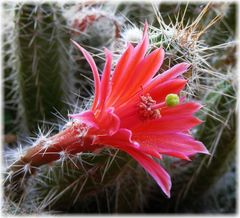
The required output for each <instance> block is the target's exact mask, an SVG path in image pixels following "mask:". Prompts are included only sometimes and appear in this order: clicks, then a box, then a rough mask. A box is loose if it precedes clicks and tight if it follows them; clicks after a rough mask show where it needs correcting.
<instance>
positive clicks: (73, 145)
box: [11, 24, 208, 197]
mask: <svg viewBox="0 0 240 218" xmlns="http://www.w3.org/2000/svg"><path fill="white" fill-rule="evenodd" d="M73 43H74V44H75V45H76V46H77V47H78V48H79V49H80V51H81V52H82V54H83V55H84V57H85V58H86V60H87V61H88V63H89V65H90V67H91V70H92V72H93V76H94V87H95V94H94V100H93V103H92V106H91V108H90V109H89V110H87V111H83V112H81V113H79V114H72V115H70V118H71V119H72V122H71V123H70V124H69V125H68V126H67V127H66V128H65V129H64V130H63V131H61V132H59V133H58V134H56V135H54V136H51V137H49V138H46V139H42V140H39V141H38V142H37V143H36V144H35V145H34V146H32V147H31V148H30V149H29V150H28V151H27V152H26V154H25V155H23V156H22V157H21V159H20V160H18V161H17V162H15V163H14V164H13V165H12V166H11V170H12V171H18V170H20V167H19V166H23V165H26V164H29V165H30V166H32V168H34V167H38V166H41V165H43V164H46V163H50V162H52V161H54V160H58V159H59V158H60V157H61V153H62V152H65V153H66V154H76V153H80V152H86V151H88V152H89V151H94V150H96V149H99V148H105V147H108V148H115V149H120V150H122V151H124V152H127V153H128V154H129V155H130V156H132V157H133V158H134V159H135V160H136V161H137V162H138V163H139V164H140V165H141V166H142V167H143V168H144V169H145V170H146V171H147V172H148V173H149V174H150V175H151V176H152V177H153V178H154V180H155V181H156V182H157V184H158V185H159V186H160V187H161V189H162V191H163V192H164V193H165V194H166V195H167V196H168V197H170V189H171V179H170V176H169V175H168V173H167V172H166V171H165V170H164V169H163V168H162V167H161V165H160V164H159V163H157V162H156V161H155V160H154V158H157V159H162V155H168V156H173V157H177V158H180V159H184V160H190V158H189V157H190V156H192V155H194V154H196V153H205V154H208V151H207V149H206V148H205V146H204V145H203V144H202V143H201V142H199V141H196V140H194V139H193V138H192V136H191V134H190V132H189V130H190V129H191V128H192V127H194V126H196V125H198V124H200V123H201V121H200V120H199V119H198V118H196V117H194V113H195V112H196V111H198V110H199V109H200V107H201V105H200V104H198V103H195V102H184V101H185V100H184V98H180V99H179V97H178V94H179V92H180V91H181V90H182V89H183V88H184V86H185V84H186V82H187V81H186V80H185V79H183V78H182V77H181V75H182V74H183V73H184V72H186V71H187V69H188V67H189V65H188V64H186V63H180V64H177V65H175V66H174V67H172V68H170V69H169V70H167V71H165V72H164V73H161V74H158V75H157V76H155V74H156V73H157V72H158V71H159V68H160V67H161V65H162V63H163V60H164V50H163V49H162V48H158V49H156V50H154V51H152V52H151V53H149V54H148V55H146V52H147V49H148V46H149V40H148V34H147V24H146V25H145V29H144V33H143V39H142V41H141V42H139V44H137V45H136V47H133V45H132V44H130V43H129V44H128V47H127V49H126V50H125V52H124V53H123V55H122V56H121V58H120V59H119V61H118V63H117V64H116V67H115V69H114V70H112V67H111V63H112V54H111V52H110V51H108V50H107V49H105V55H106V63H105V67H104V70H103V73H102V76H101V79H100V76H99V73H98V70H97V67H96V64H95V62H94V60H93V58H92V57H91V55H90V54H89V53H88V52H87V51H86V50H85V49H83V48H82V47H80V46H79V45H78V44H77V43H76V42H74V41H73ZM154 76H155V77H154Z"/></svg>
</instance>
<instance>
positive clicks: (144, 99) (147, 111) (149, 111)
mask: <svg viewBox="0 0 240 218" xmlns="http://www.w3.org/2000/svg"><path fill="white" fill-rule="evenodd" d="M156 105H157V104H156V101H155V100H153V99H152V97H151V96H150V94H149V93H147V94H146V95H142V96H140V103H139V104H138V107H139V115H140V117H141V119H143V120H148V119H158V118H160V117H161V114H160V109H159V107H157V108H155V107H154V106H156Z"/></svg>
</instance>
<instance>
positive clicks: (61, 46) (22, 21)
mask: <svg viewBox="0 0 240 218" xmlns="http://www.w3.org/2000/svg"><path fill="white" fill-rule="evenodd" d="M57 10H58V8H57V6H55V5H52V4H47V3H46V4H35V3H25V4H23V5H20V8H19V9H18V10H16V20H17V21H16V28H17V32H18V37H17V41H16V43H17V47H18V51H17V52H18V60H19V61H18V66H19V67H18V79H19V88H20V90H19V92H20V98H21V105H20V107H21V108H20V109H21V111H23V117H24V119H25V122H26V126H27V128H28V130H30V131H32V130H35V129H36V127H37V124H38V122H39V121H42V120H45V119H47V120H48V121H51V120H54V118H55V117H54V115H53V112H56V110H57V111H62V107H63V99H64V97H65V95H66V93H67V90H63V88H64V87H63V83H64V81H66V79H67V77H68V70H69V69H68V66H69V63H68V62H67V58H66V55H67V54H66V49H67V47H68V44H69V39H68V35H67V33H66V32H64V31H63V30H62V29H61V28H62V27H61V22H63V21H62V19H63V18H61V17H60V15H59V14H58V13H57ZM63 77H65V79H63ZM65 88H66V87H65Z"/></svg>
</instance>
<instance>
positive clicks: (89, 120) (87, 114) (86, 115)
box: [68, 111, 99, 129]
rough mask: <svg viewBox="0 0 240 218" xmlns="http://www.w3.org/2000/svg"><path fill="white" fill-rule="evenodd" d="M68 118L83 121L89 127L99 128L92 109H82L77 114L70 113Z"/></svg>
mask: <svg viewBox="0 0 240 218" xmlns="http://www.w3.org/2000/svg"><path fill="white" fill-rule="evenodd" d="M68 116H69V117H70V118H72V119H74V120H79V121H80V122H83V123H85V124H87V125H88V126H90V127H94V128H96V129H99V126H98V124H97V120H96V118H95V116H94V113H93V112H92V111H84V112H82V113H79V114H70V115H68Z"/></svg>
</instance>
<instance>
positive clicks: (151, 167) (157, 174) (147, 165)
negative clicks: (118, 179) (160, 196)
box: [120, 147, 172, 198]
mask: <svg viewBox="0 0 240 218" xmlns="http://www.w3.org/2000/svg"><path fill="white" fill-rule="evenodd" d="M120 149H121V150H124V151H125V152H127V153H128V154H130V155H131V156H132V157H133V158H134V159H135V160H136V161H137V162H138V163H139V164H140V165H141V166H142V167H143V168H144V169H145V170H146V171H147V172H148V173H149V174H150V175H151V176H152V177H153V178H154V180H155V181H156V182H157V184H158V185H159V186H160V188H161V189H162V190H163V192H164V193H165V194H166V195H167V197H168V198H170V189H171V186H172V184H171V179H170V176H169V175H168V173H167V172H166V171H165V170H164V169H163V168H162V167H161V166H160V165H159V164H157V163H156V162H155V161H154V160H153V159H151V158H150V157H148V156H147V155H145V154H144V153H143V152H141V151H139V150H136V149H133V148H129V147H128V148H122V147H121V148H120Z"/></svg>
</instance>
